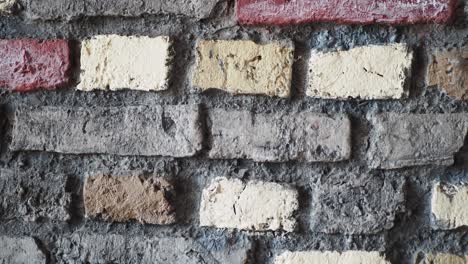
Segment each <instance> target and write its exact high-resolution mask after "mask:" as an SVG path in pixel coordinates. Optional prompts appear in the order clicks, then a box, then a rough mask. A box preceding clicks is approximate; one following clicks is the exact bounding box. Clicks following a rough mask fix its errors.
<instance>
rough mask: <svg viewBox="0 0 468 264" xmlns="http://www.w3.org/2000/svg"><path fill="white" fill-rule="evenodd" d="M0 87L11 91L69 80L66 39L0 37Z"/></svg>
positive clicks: (54, 85)
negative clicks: (4, 38)
mask: <svg viewBox="0 0 468 264" xmlns="http://www.w3.org/2000/svg"><path fill="white" fill-rule="evenodd" d="M0 58H1V59H0V87H1V88H6V89H8V90H12V91H20V92H25V91H32V90H37V89H39V88H43V89H48V90H51V89H55V88H57V87H59V86H63V85H65V84H67V83H68V81H69V69H70V49H69V44H68V41H66V40H33V39H16V40H0Z"/></svg>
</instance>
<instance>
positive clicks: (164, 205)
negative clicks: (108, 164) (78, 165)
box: [83, 175, 175, 224]
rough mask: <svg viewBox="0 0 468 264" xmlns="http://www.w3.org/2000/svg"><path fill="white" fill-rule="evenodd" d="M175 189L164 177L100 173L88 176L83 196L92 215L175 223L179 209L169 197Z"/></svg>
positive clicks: (110, 219) (87, 210)
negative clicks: (176, 211)
mask: <svg viewBox="0 0 468 264" xmlns="http://www.w3.org/2000/svg"><path fill="white" fill-rule="evenodd" d="M173 192H174V188H173V186H172V185H171V184H170V183H169V182H167V181H166V180H164V179H162V178H143V177H137V176H114V177H113V176H109V175H98V176H90V177H87V178H86V182H85V187H84V192H83V197H84V204H85V210H86V215H87V216H88V217H101V218H103V219H105V220H107V221H115V222H126V221H130V220H138V221H139V222H140V223H142V224H146V223H148V224H172V223H174V222H175V208H174V207H173V205H172V204H171V201H169V200H168V199H169V196H171V195H173Z"/></svg>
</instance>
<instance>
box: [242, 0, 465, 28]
mask: <svg viewBox="0 0 468 264" xmlns="http://www.w3.org/2000/svg"><path fill="white" fill-rule="evenodd" d="M456 3H457V1H456V0H422V1H421V0H381V1H375V0H352V1H349V0H331V1H317V0H293V1H285V0H238V1H237V18H238V20H239V22H240V23H242V24H297V23H305V22H339V23H364V24H367V23H375V22H377V23H388V24H408V23H420V22H447V21H448V20H449V19H450V18H451V17H452V15H453V13H454V10H455V5H456Z"/></svg>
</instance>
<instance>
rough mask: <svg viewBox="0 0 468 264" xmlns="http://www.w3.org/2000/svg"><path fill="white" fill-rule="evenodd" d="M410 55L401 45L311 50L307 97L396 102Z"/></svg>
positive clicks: (402, 90)
mask: <svg viewBox="0 0 468 264" xmlns="http://www.w3.org/2000/svg"><path fill="white" fill-rule="evenodd" d="M412 59H413V55H412V52H409V51H408V47H407V46H406V45H404V44H390V45H384V46H377V45H371V46H364V47H358V48H354V49H351V50H348V51H336V52H317V51H313V52H312V54H311V57H310V61H309V80H308V87H307V91H306V93H307V95H308V96H313V97H320V98H333V99H335V98H337V99H347V98H349V97H351V98H361V99H400V98H404V97H406V96H407V95H408V91H407V89H406V88H405V81H406V76H407V75H408V74H409V72H410V70H411V62H412Z"/></svg>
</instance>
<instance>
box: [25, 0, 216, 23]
mask: <svg viewBox="0 0 468 264" xmlns="http://www.w3.org/2000/svg"><path fill="white" fill-rule="evenodd" d="M217 3H218V1H217V0H173V1H166V0H142V1H126V0H116V1H112V2H108V1H101V0H82V1H76V0H41V1H36V0H25V9H26V14H27V15H28V16H29V17H30V18H32V19H42V20H51V19H77V18H80V17H86V16H127V17H133V16H141V15H144V14H175V15H185V16H190V17H195V18H199V19H201V18H207V17H210V16H211V15H212V12H213V11H214V8H215V6H216V4H217Z"/></svg>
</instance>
